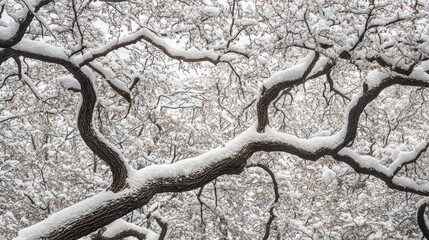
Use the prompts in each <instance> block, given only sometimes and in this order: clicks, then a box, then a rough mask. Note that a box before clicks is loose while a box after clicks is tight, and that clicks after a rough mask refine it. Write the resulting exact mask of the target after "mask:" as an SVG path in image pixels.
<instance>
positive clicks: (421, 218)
mask: <svg viewBox="0 0 429 240" xmlns="http://www.w3.org/2000/svg"><path fill="white" fill-rule="evenodd" d="M427 206H428V203H427V202H425V203H423V204H422V205H420V207H419V210H418V211H417V222H418V224H419V227H420V230H421V231H422V233H423V236H424V237H425V238H426V239H429V227H428V225H427V223H426V219H425V209H426V207H427Z"/></svg>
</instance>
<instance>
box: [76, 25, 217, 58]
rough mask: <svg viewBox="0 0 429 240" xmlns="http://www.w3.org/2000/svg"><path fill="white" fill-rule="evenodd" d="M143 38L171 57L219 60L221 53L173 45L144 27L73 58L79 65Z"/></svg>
mask: <svg viewBox="0 0 429 240" xmlns="http://www.w3.org/2000/svg"><path fill="white" fill-rule="evenodd" d="M141 39H143V40H146V41H148V42H150V43H152V44H153V45H154V46H155V47H157V48H160V49H161V50H162V51H165V52H166V54H168V55H169V56H171V57H177V58H181V59H186V60H197V59H203V58H208V59H211V60H213V61H217V59H218V58H219V55H218V54H217V53H215V52H214V51H213V50H198V49H195V48H190V49H186V50H185V49H181V48H176V47H173V46H171V45H170V44H168V43H167V42H169V41H170V42H171V41H172V40H171V39H163V38H160V37H158V36H157V35H156V34H155V33H154V32H152V31H150V30H149V29H147V28H143V29H140V30H139V31H137V32H135V33H133V34H130V35H127V36H125V37H122V38H119V39H115V40H112V41H110V42H109V43H107V44H106V45H104V46H103V47H100V48H97V49H94V50H91V51H89V52H87V53H85V54H84V55H83V56H81V57H74V58H73V59H72V62H74V63H75V64H76V65H79V64H80V63H82V62H84V61H86V60H88V59H92V58H93V57H94V56H95V55H98V54H104V53H105V52H108V51H109V49H115V48H118V47H120V46H125V45H130V44H134V43H136V42H138V41H140V40H141Z"/></svg>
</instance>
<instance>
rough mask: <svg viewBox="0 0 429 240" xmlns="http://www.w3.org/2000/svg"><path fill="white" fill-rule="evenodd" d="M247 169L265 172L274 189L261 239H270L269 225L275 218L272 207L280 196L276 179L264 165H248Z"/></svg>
mask: <svg viewBox="0 0 429 240" xmlns="http://www.w3.org/2000/svg"><path fill="white" fill-rule="evenodd" d="M247 167H248V168H249V167H259V168H262V169H263V170H264V171H266V172H267V173H268V174H269V175H270V177H271V180H272V181H273V189H274V204H272V205H271V207H270V210H269V212H270V218H269V219H268V221H267V223H266V224H265V234H264V236H263V237H262V239H263V240H267V239H268V238H269V237H270V231H271V224H272V223H273V221H274V218H275V217H276V215H275V214H274V207H275V205H276V204H277V203H278V202H279V198H280V194H279V186H278V184H277V180H276V177H275V176H274V173H273V171H271V169H270V168H269V167H267V166H266V165H264V164H261V163H257V164H249V165H247Z"/></svg>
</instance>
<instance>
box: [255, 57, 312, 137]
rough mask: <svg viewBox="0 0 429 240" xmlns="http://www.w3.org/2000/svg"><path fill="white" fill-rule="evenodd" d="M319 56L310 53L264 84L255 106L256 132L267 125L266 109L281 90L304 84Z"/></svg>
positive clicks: (261, 130)
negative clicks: (301, 61)
mask: <svg viewBox="0 0 429 240" xmlns="http://www.w3.org/2000/svg"><path fill="white" fill-rule="evenodd" d="M319 56H320V54H319V53H318V52H312V53H310V54H309V55H308V56H307V57H306V58H305V59H304V62H303V63H301V64H298V65H296V66H293V67H291V68H288V69H286V70H284V71H281V72H277V73H276V74H274V75H273V76H271V77H270V78H269V79H268V80H267V81H266V82H265V83H264V86H263V87H262V90H261V96H260V98H259V101H258V104H257V111H258V127H257V131H258V132H263V131H264V130H265V127H266V126H268V124H269V120H268V107H269V106H270V103H271V102H272V101H274V99H276V98H277V96H278V95H279V93H280V92H281V91H282V90H283V89H285V88H289V87H293V86H295V85H298V84H300V83H302V82H304V81H305V80H306V78H307V76H308V75H309V74H310V72H311V70H312V69H313V67H314V66H315V65H316V63H317V61H318V60H319ZM297 73H298V74H297Z"/></svg>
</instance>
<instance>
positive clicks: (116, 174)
mask: <svg viewBox="0 0 429 240" xmlns="http://www.w3.org/2000/svg"><path fill="white" fill-rule="evenodd" d="M18 49H20V46H18ZM52 50H58V49H52ZM3 52H5V53H6V54H8V55H10V56H11V57H14V56H24V57H28V58H33V59H36V60H42V61H45V62H50V63H55V64H59V65H61V66H63V67H64V68H65V69H67V70H68V71H69V72H70V73H71V74H72V75H73V77H74V78H75V79H76V80H78V82H79V84H80V86H81V89H80V93H81V96H82V99H81V105H80V109H79V113H78V121H77V125H78V129H79V132H80V134H81V136H82V139H83V140H84V142H85V143H86V145H87V146H88V147H89V148H90V149H91V150H92V151H94V153H95V154H96V155H97V156H98V157H99V158H100V159H102V160H103V161H104V162H106V164H107V165H108V166H109V167H110V170H111V171H112V176H113V181H112V184H111V186H110V190H112V191H113V192H118V191H120V190H122V189H124V188H125V187H126V181H127V177H128V172H129V171H130V170H131V167H129V166H128V165H127V164H126V162H125V160H124V158H123V157H122V155H121V153H120V151H119V150H118V149H116V148H115V147H114V146H113V145H112V144H110V143H109V142H108V141H107V140H106V139H104V138H103V136H102V135H101V134H100V133H98V131H97V130H96V129H95V127H94V125H93V122H92V117H93V113H94V107H95V104H96V102H97V95H96V92H95V90H94V87H93V84H92V81H91V79H90V78H89V77H88V74H86V73H84V70H85V68H80V67H77V66H76V65H74V64H72V63H71V62H69V61H68V60H67V59H65V58H64V55H63V54H64V52H62V51H60V50H59V51H53V52H49V53H46V55H41V54H38V53H33V52H31V48H28V46H26V45H24V46H23V50H15V49H11V48H9V49H5V50H3ZM57 56H59V57H57Z"/></svg>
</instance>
